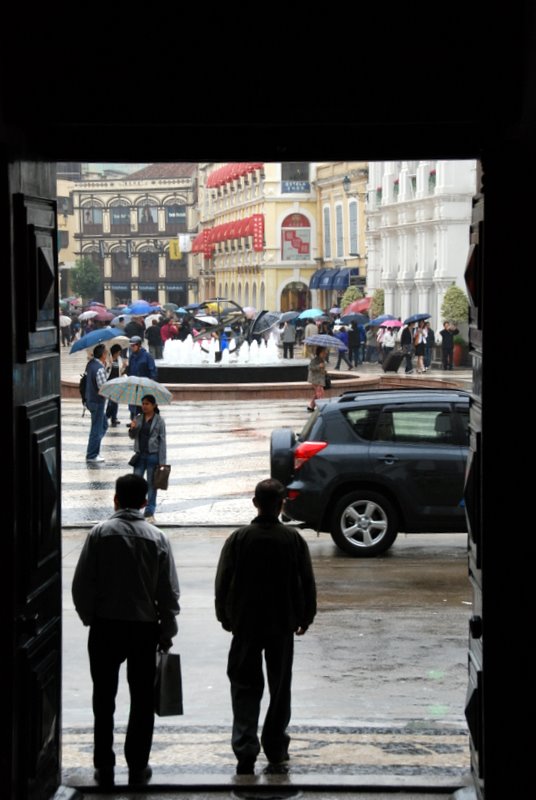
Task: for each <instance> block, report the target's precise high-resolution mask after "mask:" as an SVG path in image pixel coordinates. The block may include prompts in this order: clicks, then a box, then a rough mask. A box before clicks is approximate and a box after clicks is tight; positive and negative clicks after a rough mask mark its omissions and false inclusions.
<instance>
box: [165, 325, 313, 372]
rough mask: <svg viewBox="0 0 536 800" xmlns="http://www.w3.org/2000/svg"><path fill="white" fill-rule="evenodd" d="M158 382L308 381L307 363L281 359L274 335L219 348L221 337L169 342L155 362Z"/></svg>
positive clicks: (305, 361)
mask: <svg viewBox="0 0 536 800" xmlns="http://www.w3.org/2000/svg"><path fill="white" fill-rule="evenodd" d="M156 365H157V367H158V380H159V381H160V382H161V383H165V384H206V383H209V384H215V383H219V384H230V383H232V384H237V383H238V384H242V383H282V382H283V383H285V382H293V381H306V380H307V366H308V361H307V360H305V359H282V358H281V357H280V353H279V348H278V346H277V344H276V340H275V338H274V336H273V334H270V335H269V336H268V338H261V339H260V340H258V339H254V340H253V341H251V342H248V341H243V342H241V343H240V344H239V345H238V346H237V344H236V341H235V340H233V339H230V342H229V347H228V348H225V349H223V350H221V349H220V342H219V339H218V338H210V339H196V340H194V338H193V337H192V336H191V335H189V336H187V337H186V339H184V341H180V340H178V339H169V340H168V341H167V342H166V343H165V345H164V352H163V356H162V358H161V359H159V360H158V361H157V362H156Z"/></svg>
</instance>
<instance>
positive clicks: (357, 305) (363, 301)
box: [341, 297, 372, 317]
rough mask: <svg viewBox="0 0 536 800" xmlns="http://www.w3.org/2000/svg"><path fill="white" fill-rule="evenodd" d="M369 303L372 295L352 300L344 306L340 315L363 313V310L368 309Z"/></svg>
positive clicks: (370, 303)
mask: <svg viewBox="0 0 536 800" xmlns="http://www.w3.org/2000/svg"><path fill="white" fill-rule="evenodd" d="M371 305H372V297H361V298H360V299H359V300H354V301H353V302H351V303H350V305H349V306H346V308H345V309H344V311H343V312H342V313H341V317H345V316H346V315H347V314H363V313H364V312H365V311H368V310H369V308H370V307H371Z"/></svg>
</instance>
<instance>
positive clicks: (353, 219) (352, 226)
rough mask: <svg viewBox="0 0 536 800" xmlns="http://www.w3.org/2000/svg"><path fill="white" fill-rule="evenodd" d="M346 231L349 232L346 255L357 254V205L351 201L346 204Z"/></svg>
mask: <svg viewBox="0 0 536 800" xmlns="http://www.w3.org/2000/svg"><path fill="white" fill-rule="evenodd" d="M348 229H349V232H350V242H349V244H350V250H349V253H348V255H355V254H356V253H359V217H358V215H357V203H356V201H355V200H351V201H350V202H349V203H348Z"/></svg>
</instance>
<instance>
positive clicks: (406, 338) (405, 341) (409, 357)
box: [400, 322, 415, 375]
mask: <svg viewBox="0 0 536 800" xmlns="http://www.w3.org/2000/svg"><path fill="white" fill-rule="evenodd" d="M414 327H415V323H414V322H410V323H409V324H408V325H406V326H405V328H402V333H401V334H400V347H401V348H402V352H403V353H404V354H405V361H406V369H405V373H406V375H411V373H412V372H413V353H414V349H415V348H414V347H413V328H414Z"/></svg>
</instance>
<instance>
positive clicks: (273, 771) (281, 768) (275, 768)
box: [263, 761, 288, 775]
mask: <svg viewBox="0 0 536 800" xmlns="http://www.w3.org/2000/svg"><path fill="white" fill-rule="evenodd" d="M263 772H264V774H265V775H286V774H287V773H288V764H287V763H286V762H285V761H277V762H275V761H270V762H269V764H268V766H266V767H265V768H264V769H263Z"/></svg>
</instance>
